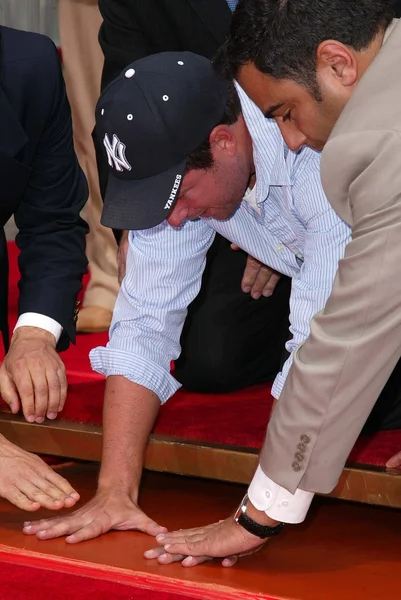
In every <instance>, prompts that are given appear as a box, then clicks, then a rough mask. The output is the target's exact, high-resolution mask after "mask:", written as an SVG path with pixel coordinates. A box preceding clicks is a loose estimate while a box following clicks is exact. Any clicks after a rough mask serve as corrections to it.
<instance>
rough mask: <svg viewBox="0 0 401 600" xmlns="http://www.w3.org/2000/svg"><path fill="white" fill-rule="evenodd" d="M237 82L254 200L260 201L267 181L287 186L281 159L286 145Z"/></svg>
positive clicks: (276, 128)
mask: <svg viewBox="0 0 401 600" xmlns="http://www.w3.org/2000/svg"><path fill="white" fill-rule="evenodd" d="M236 85H237V90H238V94H239V97H240V100H241V107H242V114H243V117H244V119H245V123H246V125H247V127H248V131H249V133H250V136H251V138H252V145H253V160H254V164H255V171H256V202H257V204H260V203H261V202H264V201H265V200H266V198H267V196H268V195H269V188H270V186H271V185H276V186H290V185H291V178H290V175H289V172H288V168H287V165H286V159H285V151H286V146H285V143H284V140H283V137H282V135H281V132H280V129H279V128H278V126H277V124H276V123H275V121H274V120H273V119H266V118H265V116H264V115H263V113H262V112H261V111H260V110H259V108H258V107H257V106H256V105H255V104H254V103H253V102H252V100H250V98H248V96H247V95H246V94H245V92H244V91H243V89H242V88H241V87H240V86H239V85H238V84H236Z"/></svg>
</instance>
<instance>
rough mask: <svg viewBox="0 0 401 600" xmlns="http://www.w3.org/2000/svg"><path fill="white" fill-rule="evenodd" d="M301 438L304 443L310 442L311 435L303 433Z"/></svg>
mask: <svg viewBox="0 0 401 600" xmlns="http://www.w3.org/2000/svg"><path fill="white" fill-rule="evenodd" d="M300 440H301V442H302V443H303V444H309V442H310V437H309V435H305V434H303V435H301V437H300Z"/></svg>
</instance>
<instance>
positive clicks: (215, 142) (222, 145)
mask: <svg viewBox="0 0 401 600" xmlns="http://www.w3.org/2000/svg"><path fill="white" fill-rule="evenodd" d="M209 142H210V146H211V148H212V152H228V153H230V154H235V152H236V150H237V139H236V137H235V135H234V132H233V131H232V129H231V127H230V125H216V127H214V129H212V131H211V133H210V136H209Z"/></svg>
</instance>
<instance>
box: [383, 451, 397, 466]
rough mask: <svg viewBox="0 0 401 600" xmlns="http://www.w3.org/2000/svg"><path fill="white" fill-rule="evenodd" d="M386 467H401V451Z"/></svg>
mask: <svg viewBox="0 0 401 600" xmlns="http://www.w3.org/2000/svg"><path fill="white" fill-rule="evenodd" d="M386 467H401V451H400V452H398V453H397V454H395V455H394V456H392V457H391V458H390V460H388V461H387V462H386Z"/></svg>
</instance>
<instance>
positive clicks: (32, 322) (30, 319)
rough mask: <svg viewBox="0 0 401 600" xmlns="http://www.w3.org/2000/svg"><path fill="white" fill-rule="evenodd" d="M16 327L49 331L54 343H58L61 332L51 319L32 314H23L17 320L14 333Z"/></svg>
mask: <svg viewBox="0 0 401 600" xmlns="http://www.w3.org/2000/svg"><path fill="white" fill-rule="evenodd" d="M18 327H40V329H45V330H46V331H50V333H52V334H53V335H54V337H55V338H56V343H57V342H58V341H59V339H60V336H61V333H62V331H63V328H62V327H61V325H60V324H59V323H57V321H55V320H54V319H52V318H51V317H47V316H46V315H41V314H39V313H34V312H27V313H23V314H22V315H21V316H20V318H19V319H18V321H17V324H16V326H15V327H14V331H15V330H16V329H18Z"/></svg>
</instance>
